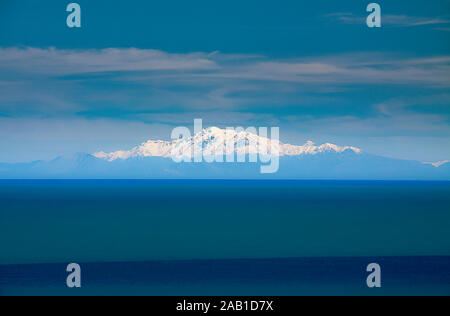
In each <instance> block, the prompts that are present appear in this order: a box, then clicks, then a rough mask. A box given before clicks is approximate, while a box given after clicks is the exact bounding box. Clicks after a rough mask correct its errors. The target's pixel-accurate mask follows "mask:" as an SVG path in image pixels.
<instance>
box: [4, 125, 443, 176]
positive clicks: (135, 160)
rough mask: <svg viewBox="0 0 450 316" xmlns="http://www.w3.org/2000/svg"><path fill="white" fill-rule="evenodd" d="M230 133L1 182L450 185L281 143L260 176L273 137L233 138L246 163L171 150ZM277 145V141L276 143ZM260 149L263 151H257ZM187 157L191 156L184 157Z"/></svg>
mask: <svg viewBox="0 0 450 316" xmlns="http://www.w3.org/2000/svg"><path fill="white" fill-rule="evenodd" d="M224 137H225V130H222V129H219V128H215V127H213V128H209V129H204V130H202V132H200V133H198V134H196V135H194V136H192V137H190V138H188V139H180V140H176V141H153V140H150V141H147V142H145V143H143V144H141V145H140V146H137V147H134V148H132V149H131V150H121V151H116V152H112V153H105V152H98V153H94V154H86V153H79V154H75V155H73V156H68V157H66V156H61V157H58V158H56V159H54V160H52V161H35V162H30V163H18V164H6V163H0V179H298V180H446V181H448V180H450V162H449V161H442V162H436V163H423V162H418V161H410V160H400V159H392V158H386V157H381V156H376V155H371V154H367V153H364V151H363V150H361V149H359V148H356V147H352V146H344V147H341V146H337V145H334V144H329V143H327V144H323V145H320V146H316V145H315V144H314V143H313V142H307V143H306V144H305V145H303V146H295V145H289V144H282V143H280V142H276V147H277V155H278V156H279V171H278V172H276V173H274V174H261V173H260V166H261V164H262V163H261V162H248V161H249V159H248V155H250V154H256V153H257V154H262V153H261V150H260V147H259V145H260V144H263V143H265V144H267V143H270V142H271V140H269V139H268V138H264V137H260V136H258V135H255V134H251V133H248V132H241V133H235V135H233V142H234V147H233V148H234V152H233V154H237V153H241V154H242V153H243V154H244V155H245V156H247V159H246V161H247V162H246V163H242V162H234V163H220V162H214V163H207V162H201V163H189V162H181V163H176V162H174V161H173V160H172V155H171V153H172V150H173V149H174V148H180V147H183V146H189V145H190V146H192V145H193V144H198V145H200V146H202V148H203V150H204V151H206V152H212V153H213V152H217V150H218V148H220V146H223V142H224ZM272 142H273V141H272ZM255 144H256V145H258V146H255ZM185 158H186V157H185Z"/></svg>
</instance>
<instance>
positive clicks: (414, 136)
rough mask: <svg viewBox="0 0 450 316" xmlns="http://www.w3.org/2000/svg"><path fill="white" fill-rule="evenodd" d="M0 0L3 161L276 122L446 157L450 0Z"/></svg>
mask: <svg viewBox="0 0 450 316" xmlns="http://www.w3.org/2000/svg"><path fill="white" fill-rule="evenodd" d="M77 2H78V3H79V4H80V5H81V8H82V28H81V29H69V28H68V27H67V26H66V17H67V13H66V11H65V8H66V6H67V4H68V3H70V1H61V0H47V1H43V2H42V3H41V2H38V1H33V0H24V1H15V0H0V147H1V150H0V161H3V162H17V161H31V160H36V159H52V158H54V157H56V156H58V155H60V154H71V153H75V152H96V151H100V150H104V151H114V150H118V149H128V148H131V147H133V146H134V145H137V144H138V143H140V142H142V141H145V140H147V139H150V138H153V139H168V138H169V135H170V132H171V130H172V129H173V127H175V126H179V125H187V126H191V125H192V124H193V119H194V118H203V120H204V124H205V125H216V126H219V127H227V126H280V136H281V140H282V141H284V142H289V143H293V144H302V143H304V142H305V141H307V140H313V141H315V142H317V143H321V142H333V143H336V144H339V145H352V146H357V147H360V148H362V149H363V150H364V151H366V152H370V153H374V154H379V155H384V156H390V157H398V158H405V159H415V160H422V161H438V160H445V159H450V92H449V82H450V80H449V79H450V1H449V0H438V1H422V0H416V1H404V0H398V1H378V3H379V4H380V5H381V7H382V22H383V27H382V28H381V29H369V28H368V27H367V26H366V25H365V18H366V16H367V13H366V11H365V9H366V6H367V4H368V3H369V2H370V1H361V0H359V1H350V0H344V1H330V0H324V1H314V2H312V1H299V0H296V1H283V0H280V1H265V0H263V1H261V0H259V1H249V0H247V1H242V0H241V1H235V0H229V1H211V0H209V1H203V0H202V1H175V0H172V1H167V0H166V1H137V0H128V1H114V2H112V1H104V0H78V1H77Z"/></svg>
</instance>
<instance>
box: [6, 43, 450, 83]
mask: <svg viewBox="0 0 450 316" xmlns="http://www.w3.org/2000/svg"><path fill="white" fill-rule="evenodd" d="M11 72H12V73H14V74H15V75H18V76H19V77H20V75H27V74H28V75H38V76H40V77H41V78H45V77H55V76H71V75H80V74H97V73H116V75H117V76H116V77H115V78H114V80H136V81H148V80H151V79H152V78H153V79H157V80H158V81H159V82H160V83H164V82H165V81H169V82H171V83H172V84H173V83H177V82H179V83H186V84H189V83H190V84H192V85H195V84H214V83H219V84H223V83H224V82H223V80H227V79H230V80H231V79H232V80H234V81H236V80H247V81H249V80H251V81H269V82H270V81H272V82H293V83H324V82H329V83H331V82H334V83H344V84H348V83H354V84H363V83H390V84H395V83H397V84H433V85H436V84H439V85H448V84H449V82H448V81H449V80H448V79H449V77H450V56H433V57H429V58H419V59H411V58H401V57H398V56H389V55H387V54H373V53H367V54H347V55H338V56H321V57H311V58H291V59H285V60H280V59H277V60H274V59H271V58H267V57H264V56H246V55H227V54H221V53H218V52H214V53H190V54H170V53H166V52H162V51H156V50H142V49H135V48H131V49H104V50H73V51H72V50H58V49H55V48H49V49H39V48H25V49H20V48H4V49H0V81H7V80H8V77H10V73H11ZM20 78H22V77H20ZM88 78H89V77H88V76H84V77H82V78H81V79H88ZM78 79H79V78H78ZM110 79H111V78H110ZM214 80H219V81H214Z"/></svg>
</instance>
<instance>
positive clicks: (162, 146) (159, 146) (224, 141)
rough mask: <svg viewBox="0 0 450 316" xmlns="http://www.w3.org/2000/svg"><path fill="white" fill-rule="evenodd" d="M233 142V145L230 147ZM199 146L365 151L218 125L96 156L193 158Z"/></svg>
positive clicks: (240, 150)
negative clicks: (293, 142)
mask: <svg viewBox="0 0 450 316" xmlns="http://www.w3.org/2000/svg"><path fill="white" fill-rule="evenodd" d="M230 145H231V146H230ZM196 146H199V147H200V148H202V149H203V152H204V153H209V154H210V155H215V154H217V153H224V154H225V153H227V154H229V153H235V154H258V155H267V154H268V153H270V154H272V155H277V156H279V157H283V156H301V155H316V154H319V153H325V152H334V153H343V152H345V151H347V150H349V151H353V152H354V153H356V154H361V153H362V150H361V149H359V148H356V147H351V146H344V147H340V146H337V145H334V144H330V143H326V144H323V145H320V146H316V145H315V144H314V143H313V142H312V141H308V142H307V143H306V144H305V145H303V146H295V145H290V144H283V143H281V142H280V141H278V140H271V139H269V138H267V137H262V136H258V135H256V134H252V133H249V132H247V131H242V132H237V131H235V130H225V129H220V128H217V127H211V128H208V129H203V130H202V131H201V132H199V133H197V134H195V135H194V136H191V137H188V138H183V139H178V140H174V141H161V140H156V141H155V140H149V141H146V142H144V143H142V144H141V145H140V146H137V147H134V148H132V149H131V150H120V151H115V152H111V153H105V152H103V151H102V152H98V153H95V154H94V157H96V158H99V159H104V160H107V161H110V162H111V161H115V160H118V159H121V160H126V159H130V158H138V157H163V158H171V157H173V156H177V158H182V157H180V156H186V155H187V156H190V157H194V156H195V154H194V150H195V149H194V148H195V147H196Z"/></svg>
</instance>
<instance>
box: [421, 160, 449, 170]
mask: <svg viewBox="0 0 450 316" xmlns="http://www.w3.org/2000/svg"><path fill="white" fill-rule="evenodd" d="M449 162H450V160H444V161H438V162H425V164H426V165H432V166H434V167H436V168H439V167H441V166H443V165H446V164H448V163H449Z"/></svg>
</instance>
